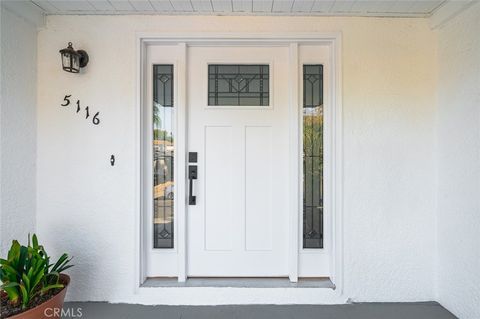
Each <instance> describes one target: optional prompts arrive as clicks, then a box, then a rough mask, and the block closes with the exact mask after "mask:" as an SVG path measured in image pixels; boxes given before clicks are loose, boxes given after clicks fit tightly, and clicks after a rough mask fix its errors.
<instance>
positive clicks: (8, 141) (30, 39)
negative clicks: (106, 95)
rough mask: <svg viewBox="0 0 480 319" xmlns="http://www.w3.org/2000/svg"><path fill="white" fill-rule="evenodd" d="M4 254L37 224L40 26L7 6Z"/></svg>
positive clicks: (1, 137) (1, 143)
mask: <svg viewBox="0 0 480 319" xmlns="http://www.w3.org/2000/svg"><path fill="white" fill-rule="evenodd" d="M0 60H1V62H0V63H1V72H0V73H1V94H0V96H1V105H0V147H1V151H0V152H1V153H0V203H1V204H0V242H1V244H0V246H1V248H0V256H2V257H3V256H5V254H6V252H7V250H8V248H9V246H10V244H11V240H12V239H19V240H22V241H24V242H25V241H26V240H27V235H28V233H29V232H30V233H31V232H33V231H34V230H35V206H36V170H35V162H36V128H37V119H36V113H37V111H36V110H37V109H36V98H37V90H36V83H37V72H36V67H37V28H36V26H34V25H33V24H30V23H28V22H27V21H26V20H24V19H22V18H20V17H18V16H16V15H14V14H13V13H11V12H10V11H8V10H6V9H5V8H4V7H3V5H2V6H1V51H0Z"/></svg>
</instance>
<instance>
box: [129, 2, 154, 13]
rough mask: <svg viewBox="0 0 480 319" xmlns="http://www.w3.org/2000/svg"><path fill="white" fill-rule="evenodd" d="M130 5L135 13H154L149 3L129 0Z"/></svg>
mask: <svg viewBox="0 0 480 319" xmlns="http://www.w3.org/2000/svg"><path fill="white" fill-rule="evenodd" d="M130 4H131V5H132V6H133V8H134V9H135V10H136V11H141V12H150V11H155V10H154V9H153V7H152V4H151V3H150V1H140V0H130Z"/></svg>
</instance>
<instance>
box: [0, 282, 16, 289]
mask: <svg viewBox="0 0 480 319" xmlns="http://www.w3.org/2000/svg"><path fill="white" fill-rule="evenodd" d="M18 286H20V285H19V284H18V282H8V283H6V284H3V285H1V286H0V288H2V289H6V288H12V287H18Z"/></svg>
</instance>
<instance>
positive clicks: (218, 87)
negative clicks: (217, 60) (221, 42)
mask: <svg viewBox="0 0 480 319" xmlns="http://www.w3.org/2000/svg"><path fill="white" fill-rule="evenodd" d="M269 80H270V78H269V65H267V64H249V65H247V64H210V65H209V66H208V105H220V106H268V105H269V93H270V92H269V90H270V86H269Z"/></svg>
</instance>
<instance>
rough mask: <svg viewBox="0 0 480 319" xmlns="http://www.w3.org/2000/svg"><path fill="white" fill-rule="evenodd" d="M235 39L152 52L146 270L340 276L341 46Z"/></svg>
mask: <svg viewBox="0 0 480 319" xmlns="http://www.w3.org/2000/svg"><path fill="white" fill-rule="evenodd" d="M227 43H232V42H228V41H227V42H225V43H223V44H220V43H216V42H213V43H208V45H202V44H200V43H191V44H186V43H182V42H179V43H169V42H166V43H165V44H162V45H158V44H152V45H149V46H148V47H147V49H146V62H147V63H146V64H145V75H144V76H145V81H146V89H145V99H146V101H147V102H146V103H145V106H144V110H143V114H145V117H144V118H143V121H144V122H143V126H144V127H145V132H144V133H143V136H144V138H143V141H144V144H143V149H144V150H145V153H144V154H143V158H144V159H145V164H144V172H143V175H142V176H143V179H144V184H145V190H146V191H145V192H144V196H143V197H142V199H143V207H144V214H145V219H144V226H143V229H144V232H143V235H144V236H145V237H144V238H145V239H144V243H145V250H146V251H148V253H147V254H146V255H145V256H146V258H145V265H146V266H145V269H146V276H147V277H156V276H168V277H175V276H178V278H179V280H181V281H183V280H185V279H186V278H187V277H287V276H288V277H289V278H290V279H291V280H292V281H296V280H297V278H298V277H325V276H330V274H331V271H330V270H331V264H332V260H333V259H332V253H331V252H332V249H333V245H332V232H331V229H332V220H333V219H332V211H333V198H334V196H333V190H334V187H333V186H334V184H333V182H332V181H333V176H334V175H333V170H332V167H333V165H332V163H335V158H334V157H333V152H332V149H333V144H332V141H333V136H334V135H333V132H334V126H333V125H332V124H333V123H334V121H333V118H334V114H335V113H334V109H333V108H332V107H331V106H332V100H331V98H330V96H331V95H330V94H329V92H330V91H331V83H332V80H331V78H330V74H331V67H330V61H331V53H330V52H331V51H330V50H329V47H328V46H324V45H321V44H296V43H288V42H283V43H270V46H268V45H267V44H266V43H260V42H258V41H256V42H251V43H248V42H245V43H237V44H236V45H227ZM252 43H256V44H255V45H254V44H252ZM188 152H191V153H196V155H197V156H196V159H195V160H193V158H191V159H192V160H189V162H190V163H186V157H187V156H186V155H187V153H188ZM188 157H189V159H190V156H188ZM186 166H188V170H189V169H190V167H195V168H196V170H197V171H196V179H194V180H192V181H191V183H190V180H189V179H188V178H187V177H188V176H185V174H186V172H187V171H188V170H187V169H186ZM187 175H188V174H187ZM190 184H191V185H192V189H191V191H190V189H189V188H190V187H189V186H190ZM189 193H190V194H189ZM189 195H191V196H195V199H196V200H195V203H191V204H189V203H188V202H189V201H190V196H189ZM186 200H187V201H186ZM152 221H153V222H152Z"/></svg>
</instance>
